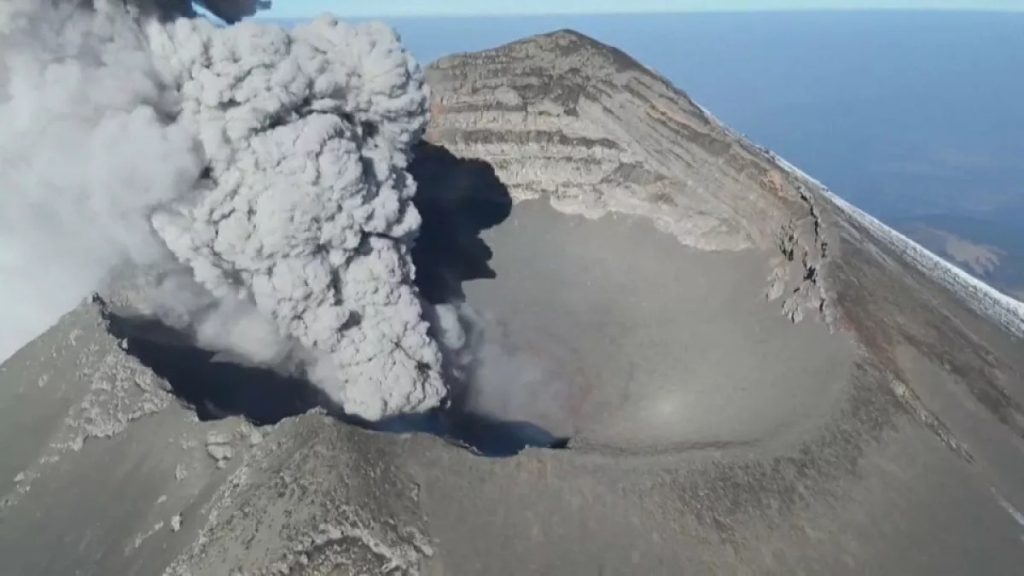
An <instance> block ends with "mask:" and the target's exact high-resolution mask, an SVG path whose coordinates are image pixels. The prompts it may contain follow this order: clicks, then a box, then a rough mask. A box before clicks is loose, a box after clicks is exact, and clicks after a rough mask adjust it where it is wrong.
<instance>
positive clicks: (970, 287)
mask: <svg viewBox="0 0 1024 576" xmlns="http://www.w3.org/2000/svg"><path fill="white" fill-rule="evenodd" d="M697 107H698V108H700V110H701V112H703V113H704V115H705V116H706V117H707V119H708V120H709V121H710V122H712V123H714V124H716V125H717V126H718V127H719V128H721V129H722V130H725V131H726V132H727V133H729V134H731V135H732V136H735V137H736V138H737V139H739V140H741V141H748V139H747V138H746V137H744V136H743V135H741V134H738V133H737V132H736V131H735V130H733V129H732V128H729V126H727V125H726V124H724V123H723V122H722V121H721V120H719V119H718V118H717V117H716V116H715V115H714V114H713V113H711V111H709V110H708V109H706V108H704V107H703V106H701V105H700V104H697ZM755 146H756V147H757V148H760V149H761V150H763V151H764V152H765V153H766V154H767V155H768V156H769V158H771V159H772V160H773V161H774V162H775V163H776V164H778V166H779V167H780V168H782V169H783V170H786V171H787V172H789V173H790V174H792V175H794V176H796V177H797V178H799V179H801V180H803V181H804V182H805V183H807V184H809V185H810V186H813V187H815V188H817V190H818V192H820V194H821V196H822V197H824V198H825V199H827V200H829V201H830V202H832V204H834V205H835V206H837V207H838V208H839V209H841V210H842V211H844V212H846V213H847V214H849V215H850V216H851V217H852V218H854V219H855V220H856V221H857V222H859V223H861V224H863V225H864V226H865V227H866V228H867V229H868V230H871V232H872V233H873V234H874V235H875V236H876V237H877V238H878V239H879V240H881V241H883V242H885V243H886V245H887V246H889V247H890V248H892V249H893V250H895V251H896V252H898V253H900V254H902V255H903V256H904V257H905V258H907V260H908V261H910V262H911V263H912V264H913V265H914V266H916V267H917V269H918V270H920V271H922V272H924V273H925V274H927V275H928V276H929V277H931V278H934V279H935V280H937V281H938V282H939V283H940V284H942V285H943V286H945V287H946V288H947V289H949V290H951V291H953V293H955V294H956V295H958V296H960V297H961V298H962V299H963V300H964V302H966V303H967V305H968V306H970V307H971V309H973V310H974V311H975V312H977V313H979V314H981V315H983V316H986V317H989V318H991V319H992V320H995V321H996V322H998V323H999V324H1000V325H1002V326H1003V327H1004V328H1006V329H1007V330H1008V331H1009V332H1010V333H1011V334H1013V335H1014V336H1016V337H1017V338H1024V302H1020V301H1018V300H1015V299H1013V298H1011V297H1009V296H1007V295H1005V294H1003V293H1002V292H1000V291H998V290H996V289H995V288H993V287H991V286H989V285H988V284H986V283H984V282H982V281H981V280H979V279H977V278H975V277H974V276H971V275H970V274H968V273H967V272H964V271H963V270H961V269H960V268H958V267H956V266H954V265H953V264H950V263H949V262H947V261H946V260H944V259H942V258H941V257H939V256H937V255H936V254H934V253H933V252H931V251H929V250H928V249H927V248H925V247H924V246H921V245H920V244H918V243H917V242H914V241H913V240H911V239H910V238H907V237H906V236H904V235H903V234H901V233H899V232H897V231H896V230H893V229H892V228H890V227H889V226H887V225H886V224H884V223H882V222H881V221H880V220H878V219H877V218H875V217H874V216H872V215H870V214H868V213H867V212H864V211H863V210H861V209H860V208H857V207H856V206H854V205H853V204H850V203H849V202H847V201H846V200H843V199H842V198H840V197H839V196H838V195H836V193H835V192H833V191H832V190H830V189H829V188H828V186H825V185H824V184H822V183H821V182H820V181H818V180H817V179H816V178H814V177H812V176H810V175H809V174H807V173H806V172H804V171H803V170H801V169H800V168H797V167H796V166H794V165H793V164H791V163H790V162H788V161H787V160H786V159H784V158H782V157H781V156H779V155H778V154H776V153H774V152H771V151H768V150H765V149H764V148H761V147H760V146H757V145H756V144H755Z"/></svg>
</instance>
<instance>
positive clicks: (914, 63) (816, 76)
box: [390, 12, 1024, 296]
mask: <svg viewBox="0 0 1024 576" xmlns="http://www.w3.org/2000/svg"><path fill="white" fill-rule="evenodd" d="M390 23H392V24H394V25H395V26H396V27H397V28H398V30H399V31H400V32H401V33H402V35H403V39H404V41H405V43H406V45H407V46H409V48H410V49H411V50H412V51H413V53H414V54H416V56H417V57H418V58H419V59H420V60H421V61H422V62H424V63H427V62H431V61H434V60H436V59H437V58H439V57H441V56H445V55H447V54H451V53H455V52H466V51H473V50H480V49H483V48H488V47H491V46H494V45H496V44H500V43H502V42H506V41H511V40H514V39H517V38H521V37H523V36H527V35H530V34H536V33H542V32H549V31H552V30H556V29H559V28H573V29H576V30H579V31H581V32H584V33H586V34H588V35H590V36H593V37H595V38H597V39H599V40H602V41H604V42H607V43H609V44H612V45H614V46H617V47H619V48H622V49H623V50H625V51H626V52H628V53H630V54H631V55H633V56H635V57H636V58H637V59H638V60H639V61H640V62H643V63H644V64H645V65H647V66H649V67H651V68H653V69H655V70H657V71H658V72H659V73H661V74H663V75H664V76H666V77H667V78H668V79H669V80H671V81H672V82H673V83H675V84H676V85H677V86H678V87H679V88H681V89H683V90H685V91H686V92H688V93H689V94H690V95H691V96H693V97H694V99H695V100H696V101H697V102H699V103H700V104H701V105H703V106H705V107H706V108H708V109H710V110H713V111H714V112H715V114H716V115H717V116H718V117H719V118H721V119H722V120H723V121H725V122H726V123H728V124H729V125H730V126H733V127H734V128H736V129H737V130H739V131H740V132H743V133H744V134H746V135H747V136H748V137H750V138H751V139H752V140H753V141H755V142H757V143H760V144H763V145H765V146H767V147H769V148H771V149H772V150H774V151H776V152H778V153H779V154H781V155H782V156H784V157H785V158H787V159H788V160H790V161H791V162H793V163H794V164H796V165H798V166H800V167H801V168H803V169H804V170H806V171H807V172H809V173H811V174H813V175H815V177H817V178H819V179H820V180H822V181H823V182H824V183H825V184H827V185H828V186H830V187H831V188H832V189H834V190H835V191H836V192H837V193H839V194H840V195H841V196H843V197H844V198H846V199H848V200H850V201H852V202H853V203H854V204H856V205H857V206H859V207H861V208H863V209H864V210H866V211H868V212H869V213H871V214H873V215H875V216H876V217H878V218H880V219H882V220H883V221H884V222H886V223H888V224H890V225H892V226H894V227H896V228H897V229H899V230H900V231H901V232H904V233H905V234H908V235H910V236H911V237H914V238H915V239H917V240H918V241H920V242H923V243H925V244H926V245H927V246H928V247H929V248H931V249H932V250H935V251H937V252H938V253H939V254H940V255H942V256H943V257H946V258H949V259H951V261H953V262H954V263H956V264H957V265H959V266H961V267H963V268H964V269H965V270H966V271H968V272H970V273H972V274H975V275H977V276H979V277H981V278H983V279H984V280H986V281H988V282H991V283H993V284H994V285H995V286H996V287H998V288H1000V289H1002V290H1004V291H1006V292H1008V293H1012V294H1017V295H1018V296H1019V295H1020V294H1021V292H1022V291H1024V233H1020V232H1015V229H1016V228H1019V225H1018V224H1017V223H1019V222H1021V221H1024V163H1021V162H1020V159H1021V158H1024V106H1021V105H1020V103H1021V102H1024V75H1022V74H1021V73H1020V71H1021V70H1024V35H1022V34H1020V30H1022V29H1024V14H1016V15H1015V14H996V13H981V12H979V13H939V12H936V13H922V12H885V13H871V12H861V13H841V12H840V13H835V12H828V13H775V14H687V15H656V16H650V15H615V16H550V17H509V18H433V19H431V18H425V19H424V18H419V19H392V20H390ZM924 228H927V229H928V230H932V231H938V233H939V235H938V236H936V235H935V233H928V232H924V231H923V229H924ZM945 235H952V236H953V237H955V238H957V239H959V240H960V241H962V242H967V243H970V244H973V245H978V246H982V247H989V249H990V251H991V252H992V254H994V255H995V256H996V258H995V259H992V258H991V257H984V256H983V257H982V261H984V262H986V263H985V264H981V265H980V267H979V264H980V262H981V261H979V260H977V259H976V258H974V257H971V256H967V257H966V261H964V260H963V258H964V254H963V253H962V252H960V251H958V250H956V249H955V248H954V252H956V253H958V254H960V259H959V260H958V258H957V257H956V256H955V255H953V254H950V252H949V251H948V250H947V246H946V236H945ZM961 246H963V245H961ZM972 263H973V264H972Z"/></svg>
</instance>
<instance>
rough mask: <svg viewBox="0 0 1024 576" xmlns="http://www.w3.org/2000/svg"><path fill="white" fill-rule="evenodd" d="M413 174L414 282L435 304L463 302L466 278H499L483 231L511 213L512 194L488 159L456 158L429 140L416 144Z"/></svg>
mask: <svg viewBox="0 0 1024 576" xmlns="http://www.w3.org/2000/svg"><path fill="white" fill-rule="evenodd" d="M409 172H410V173H411V174H412V175H413V178H415V179H416V182H417V184H418V188H417V191H416V196H415V198H414V199H413V203H414V204H415V205H416V209H417V210H419V212H420V216H422V218H423V226H422V228H421V229H420V235H419V237H418V238H417V239H416V245H415V246H414V247H413V250H412V257H413V262H415V264H416V285H417V287H418V288H419V290H420V293H421V294H422V295H423V297H424V298H426V299H427V301H429V302H431V303H433V304H440V303H445V302H462V301H464V300H465V298H466V295H465V292H464V291H463V289H462V283H463V282H465V281H467V280H477V279H480V278H494V277H495V276H496V275H495V272H494V270H493V269H491V266H490V264H489V262H490V260H491V257H492V253H491V249H490V248H489V247H488V246H487V244H486V243H485V242H484V241H483V239H481V238H480V233H481V232H483V231H484V230H486V229H488V228H491V227H494V226H497V225H498V224H501V223H502V222H504V221H505V220H506V219H507V218H508V217H509V215H510V214H511V213H512V196H511V195H510V194H509V192H508V188H507V187H505V185H504V184H502V182H501V180H499V179H498V176H497V175H496V174H495V172H494V168H493V167H492V166H491V165H490V164H488V163H487V162H484V161H482V160H466V159H461V158H458V157H456V156H455V155H453V154H452V153H451V152H449V151H448V150H447V149H446V148H444V147H443V146H435V145H433V144H430V143H429V142H421V143H420V144H419V145H417V147H416V149H415V151H414V156H413V161H412V164H411V165H410V166H409Z"/></svg>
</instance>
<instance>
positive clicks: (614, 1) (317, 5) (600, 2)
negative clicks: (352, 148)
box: [264, 0, 1024, 18]
mask: <svg viewBox="0 0 1024 576" xmlns="http://www.w3.org/2000/svg"><path fill="white" fill-rule="evenodd" d="M854 9H858V10H879V9H890V10H1010V11H1024V0H373V1H366V0H274V7H273V8H272V9H271V10H270V11H269V12H267V13H264V16H267V17H272V18H297V17H308V16H314V15H317V14H320V13H322V12H333V13H334V14H337V15H339V16H353V17H361V16H428V15H446V16H454V15H465V16H468V15H483V14H489V15H496V14H545V13H546V14H552V13H560V14H584V13H588V14H596V13H616V12H716V11H722V12H724V11H729V12H733V11H752V10H854Z"/></svg>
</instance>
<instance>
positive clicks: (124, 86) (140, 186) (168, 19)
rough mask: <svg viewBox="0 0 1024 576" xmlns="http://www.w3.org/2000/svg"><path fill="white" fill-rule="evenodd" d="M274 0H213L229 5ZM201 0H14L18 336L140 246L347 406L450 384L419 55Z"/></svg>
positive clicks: (8, 24) (8, 262)
mask: <svg viewBox="0 0 1024 576" xmlns="http://www.w3.org/2000/svg"><path fill="white" fill-rule="evenodd" d="M263 4H264V3H262V2H255V1H249V2H228V1H214V0H209V1H206V2H202V5H203V6H204V7H205V8H207V9H209V10H211V11H212V12H213V13H214V14H216V15H218V16H219V17H221V18H223V19H225V20H226V21H234V20H237V19H238V18H240V17H242V16H244V15H246V14H250V13H252V12H253V11H254V10H255V9H257V8H259V7H260V6H262V5H263ZM192 15H193V14H192V6H191V5H190V4H188V3H183V2H179V1H168V2H147V1H142V2H132V3H129V4H125V3H124V2H122V0H109V1H104V0H94V1H93V2H84V3H83V2H63V3H61V2H36V1H26V0H18V1H15V2H11V3H9V4H7V5H5V6H3V7H0V53H2V54H3V56H2V64H0V89H2V92H0V277H3V278H4V287H3V292H2V295H3V296H4V297H5V299H6V300H7V302H8V304H9V307H11V308H15V309H17V310H19V314H21V315H22V317H21V318H20V319H19V318H15V320H14V322H13V323H12V324H11V325H8V326H5V327H4V328H3V332H4V333H5V336H6V339H5V342H4V343H3V344H0V346H7V347H8V350H3V349H0V355H6V354H5V352H9V351H10V348H11V347H12V346H13V345H12V344H11V343H12V342H14V343H18V344H20V343H21V342H23V341H24V340H25V339H26V337H27V336H29V335H31V334H34V333H38V332H39V331H41V330H42V329H43V328H45V327H46V325H47V324H48V323H49V322H51V321H52V320H53V319H54V318H55V316H56V315H58V314H60V313H62V312H64V311H66V310H67V309H68V308H70V307H71V306H72V305H73V303H74V302H75V301H77V300H78V299H80V298H81V297H83V296H85V295H86V294H88V292H89V291H91V290H96V289H98V288H100V287H101V286H103V284H104V283H105V282H107V281H108V280H109V279H110V277H111V275H112V274H113V273H114V271H115V269H116V268H117V267H119V266H121V265H124V264H126V263H127V264H130V265H131V266H132V267H134V268H145V269H147V270H155V271H156V275H157V276H158V277H159V278H160V281H159V282H157V283H156V284H155V285H154V286H153V287H152V289H149V290H147V291H146V294H145V295H144V296H145V299H147V300H149V304H148V305H149V307H150V309H152V310H153V311H155V312H156V313H158V314H160V315H161V317H164V318H167V319H168V321H169V322H170V323H173V324H175V325H177V326H179V327H184V328H188V329H189V330H191V331H192V333H193V334H194V335H195V337H196V340H197V341H198V342H199V343H200V344H201V345H203V346H205V347H208V348H211V349H213V350H218V351H222V352H225V353H227V354H230V355H233V356H235V357H237V358H239V359H242V360H246V361H249V362H252V363H257V364H264V365H271V366H273V367H275V368H278V369H287V370H289V371H293V372H295V371H297V372H301V373H302V374H303V375H305V376H307V377H308V378H310V379H311V380H312V381H313V382H314V383H315V384H317V385H318V386H319V387H321V388H322V389H323V390H325V391H326V392H327V393H328V394H329V395H330V396H331V398H333V399H334V400H335V401H337V402H338V403H339V404H340V405H341V406H342V407H343V408H344V409H345V410H346V412H348V413H350V414H353V415H356V416H360V417H362V418H365V419H368V420H376V419H380V418H383V417H386V416H390V415H394V414H399V413H405V412H418V411H423V410H427V409H430V408H433V407H435V406H437V405H439V404H440V403H441V402H442V401H443V399H444V397H445V395H446V393H447V391H446V388H445V386H444V384H443V383H442V379H441V354H440V351H439V349H438V346H437V344H436V343H435V342H434V341H433V339H432V338H430V337H429V336H428V333H427V330H428V324H427V322H426V321H425V320H424V310H423V305H422V304H421V302H420V299H419V296H418V294H417V292H416V290H415V288H414V286H413V277H414V269H413V266H412V261H411V257H410V245H411V242H412V241H413V239H414V238H415V235H416V233H417V231H418V228H419V225H420V219H419V215H418V213H417V212H416V210H415V208H414V207H413V205H412V202H411V199H412V196H413V194H414V193H415V183H414V182H413V180H412V178H411V177H410V176H409V175H408V173H407V172H406V164H407V161H408V156H409V149H410V147H411V145H412V144H413V143H414V142H415V141H416V140H417V139H418V138H419V136H420V134H421V133H422V131H423V128H424V124H425V121H426V114H427V112H426V110H427V94H426V88H425V87H424V84H423V80H422V77H421V74H420V71H419V68H418V66H417V65H416V64H415V62H414V61H413V60H412V59H411V57H410V56H409V55H408V54H407V53H406V52H405V51H404V50H403V49H402V47H401V45H400V44H399V42H398V39H397V37H396V36H395V34H394V33H393V32H392V31H391V30H390V29H389V28H387V27H385V26H382V25H373V24H368V25H359V26H353V25H349V24H345V23H342V22H338V21H336V20H334V19H331V18H322V19H320V20H317V21H315V22H313V23H311V24H308V25H305V26H300V27H297V28H295V29H294V30H292V31H288V32H286V31H284V30H282V29H279V28H276V27H272V26H263V25H257V24H254V23H248V22H243V23H240V24H236V25H232V26H227V27H216V26H214V25H213V24H211V23H209V22H207V21H205V20H202V19H196V18H191V16H192ZM15 302H16V303H17V306H10V304H11V303H15ZM19 340H20V342H19Z"/></svg>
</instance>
